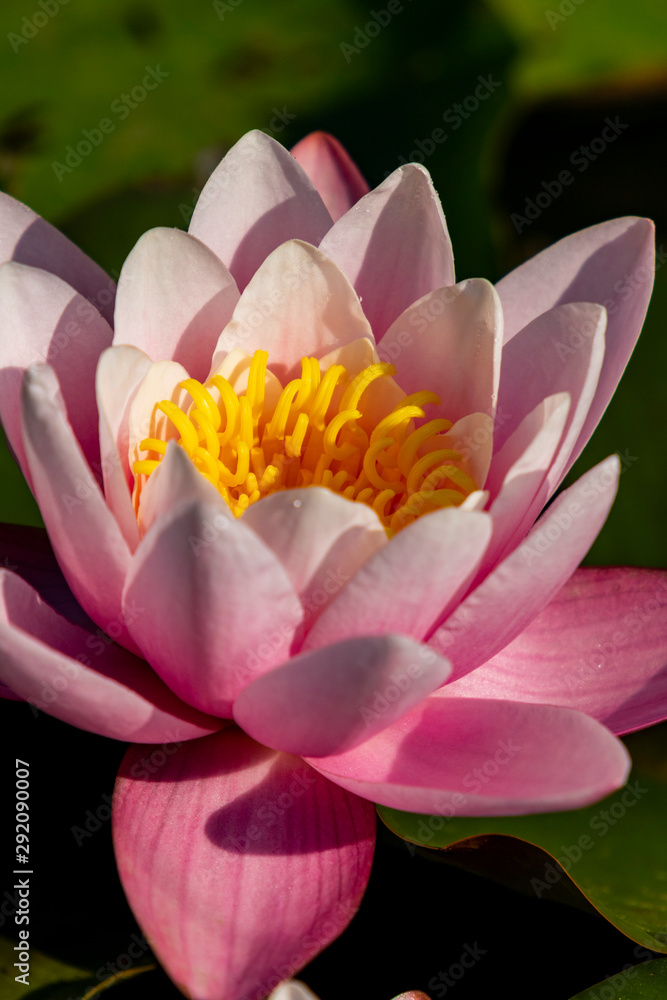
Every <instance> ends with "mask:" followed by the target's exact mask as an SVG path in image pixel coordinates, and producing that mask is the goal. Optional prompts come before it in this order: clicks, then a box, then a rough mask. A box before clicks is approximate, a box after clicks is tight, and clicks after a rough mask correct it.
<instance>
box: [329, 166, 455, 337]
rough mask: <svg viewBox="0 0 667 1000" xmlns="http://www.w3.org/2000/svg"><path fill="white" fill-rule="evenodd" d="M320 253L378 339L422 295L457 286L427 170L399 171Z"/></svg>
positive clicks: (365, 199) (341, 221) (348, 215)
mask: <svg viewBox="0 0 667 1000" xmlns="http://www.w3.org/2000/svg"><path fill="white" fill-rule="evenodd" d="M320 249H321V250H322V251H323V252H324V253H326V254H327V255H328V256H329V257H331V258H332V259H333V260H335V261H336V263H337V264H339V265H340V267H342V269H343V270H344V271H345V273H346V274H347V276H348V278H349V279H350V281H351V282H352V284H353V285H354V287H355V289H356V290H357V294H358V295H359V298H360V299H361V301H362V304H363V307H364V312H365V313H366V316H368V319H369V320H370V323H371V326H372V327H373V331H374V333H375V337H376V340H379V339H380V337H381V336H382V335H383V334H384V332H385V331H386V330H387V329H388V328H389V327H390V326H391V324H392V323H393V322H394V320H395V319H397V317H398V316H400V315H401V313H402V312H403V311H404V310H405V309H407V307H408V306H409V305H411V304H412V303H413V302H416V300H417V299H420V298H421V297H422V295H426V294H427V293H428V292H432V291H433V290H434V289H436V288H442V287H443V285H453V284H454V281H455V278H454V258H453V256H452V248H451V243H450V241H449V234H448V232H447V226H446V223H445V217H444V215H443V214H442V208H441V205H440V199H439V198H438V195H437V193H436V191H435V189H434V187H433V184H432V183H431V178H430V177H429V175H428V173H427V171H426V170H424V168H423V167H420V166H418V165H417V164H415V163H409V164H407V166H405V167H399V168H398V170H395V171H394V173H393V174H391V175H390V176H389V177H388V178H387V179H386V180H385V181H384V182H383V183H382V184H380V185H379V187H377V188H375V190H373V191H371V192H369V194H367V195H365V196H364V197H363V198H362V199H361V200H360V201H358V202H357V204H356V205H354V206H353V207H352V208H351V209H350V211H349V212H347V213H346V214H345V215H344V216H343V217H342V218H341V219H339V220H338V222H337V223H336V224H335V225H334V227H333V229H331V231H330V232H329V233H327V235H326V236H325V238H324V239H323V240H322V242H321V243H320Z"/></svg>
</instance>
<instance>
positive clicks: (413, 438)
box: [398, 418, 452, 478]
mask: <svg viewBox="0 0 667 1000" xmlns="http://www.w3.org/2000/svg"><path fill="white" fill-rule="evenodd" d="M451 426H452V422H451V420H444V419H443V418H440V419H438V420H429V422H428V423H427V424H424V425H423V426H422V427H419V428H417V430H416V431H413V432H412V434H410V435H409V437H407V438H406V439H405V441H404V442H403V444H402V445H401V447H400V449H399V452H398V467H399V469H400V470H401V472H402V473H403V475H404V476H405V477H406V478H407V477H408V476H409V475H410V469H411V468H412V463H413V462H414V460H415V456H416V454H417V450H418V449H419V448H421V446H422V445H423V444H424V443H425V442H426V441H428V439H429V438H430V437H433V435H434V434H439V433H440V432H441V431H448V430H449V428H450V427H451Z"/></svg>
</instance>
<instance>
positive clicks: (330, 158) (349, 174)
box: [291, 132, 369, 222]
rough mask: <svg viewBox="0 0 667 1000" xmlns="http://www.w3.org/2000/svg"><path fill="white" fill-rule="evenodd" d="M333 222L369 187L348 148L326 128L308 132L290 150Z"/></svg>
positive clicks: (366, 191) (365, 192)
mask: <svg viewBox="0 0 667 1000" xmlns="http://www.w3.org/2000/svg"><path fill="white" fill-rule="evenodd" d="M291 153H292V156H293V157H294V159H295V160H296V161H297V163H300V164H301V166H302V167H303V169H304V170H305V171H306V173H307V174H308V176H309V177H310V179H311V181H312V182H313V184H314V185H315V187H316V188H317V190H318V192H319V194H320V197H321V198H322V201H323V202H324V204H325V205H326V207H327V210H328V212H329V215H330V216H331V218H332V219H333V220H334V222H336V221H337V220H338V219H340V217H341V215H345V213H346V212H347V210H348V209H349V208H352V206H353V205H354V204H355V203H356V202H357V201H359V199H360V198H362V197H363V196H364V195H365V194H367V193H368V191H369V187H368V184H367V183H366V181H365V180H364V178H363V177H362V175H361V173H360V171H359V168H358V167H357V165H356V163H355V162H354V160H353V159H352V158H351V156H350V155H349V153H348V152H347V150H346V149H345V148H344V147H343V146H342V145H341V144H340V143H339V141H338V139H334V137H333V136H332V135H329V133H328V132H311V133H310V135H307V136H306V137H305V139H302V140H301V142H297V144H296V146H294V147H293V148H292V150H291Z"/></svg>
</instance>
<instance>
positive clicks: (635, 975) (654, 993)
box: [572, 958, 667, 1000]
mask: <svg viewBox="0 0 667 1000" xmlns="http://www.w3.org/2000/svg"><path fill="white" fill-rule="evenodd" d="M666 994H667V959H665V958H656V959H655V960H654V961H653V962H645V963H643V964H642V965H633V966H631V967H630V968H628V969H624V970H623V971H622V972H619V973H617V975H615V976H610V977H609V979H605V980H604V981H603V982H601V983H596V985H595V986H591V987H590V988H589V989H587V990H584V991H583V993H577V995H576V997H572V1000H662V998H663V997H664V996H665V995H666Z"/></svg>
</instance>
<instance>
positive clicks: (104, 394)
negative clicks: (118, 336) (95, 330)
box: [95, 346, 151, 551]
mask: <svg viewBox="0 0 667 1000" xmlns="http://www.w3.org/2000/svg"><path fill="white" fill-rule="evenodd" d="M150 367H151V360H150V358H149V357H148V356H147V355H146V354H144V352H143V351H140V350H139V349H138V348H136V347H129V346H122V347H110V348H108V349H107V350H106V351H103V352H102V354H101V356H100V360H99V362H98V364H97V372H96V376H95V388H96V394H97V408H98V410H99V414H100V418H99V420H100V459H101V462H102V478H103V483H104V497H105V499H106V502H107V504H108V506H109V509H110V510H111V511H112V513H113V515H114V517H115V518H116V521H117V522H118V525H119V527H120V529H121V531H122V532H123V535H124V537H125V541H126V542H127V544H128V546H129V548H130V549H131V550H132V551H134V550H135V549H136V547H137V544H138V542H139V529H138V528H137V518H136V515H135V513H134V508H133V506H132V484H133V482H134V476H133V474H132V472H131V470H130V464H129V461H128V448H129V435H128V427H129V417H130V407H131V405H132V400H133V399H134V395H135V393H136V391H137V389H138V388H139V386H140V385H141V383H142V381H143V379H144V378H145V376H146V374H147V373H148V369H149V368H150Z"/></svg>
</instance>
